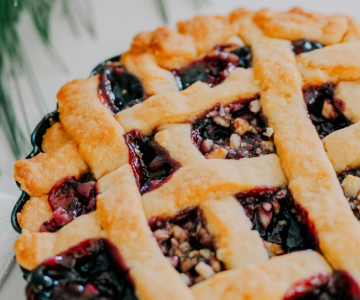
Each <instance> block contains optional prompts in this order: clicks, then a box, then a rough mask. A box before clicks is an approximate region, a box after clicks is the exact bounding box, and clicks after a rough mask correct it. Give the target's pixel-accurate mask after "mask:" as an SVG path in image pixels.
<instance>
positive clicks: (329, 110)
mask: <svg viewBox="0 0 360 300" xmlns="http://www.w3.org/2000/svg"><path fill="white" fill-rule="evenodd" d="M321 115H322V116H323V117H324V118H326V119H336V118H337V116H338V113H337V112H336V110H335V108H334V106H333V105H332V104H331V101H330V100H328V99H325V101H324V105H323V108H322V111H321Z"/></svg>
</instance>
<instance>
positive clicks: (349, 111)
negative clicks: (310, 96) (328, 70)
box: [334, 81, 360, 123]
mask: <svg viewBox="0 0 360 300" xmlns="http://www.w3.org/2000/svg"><path fill="white" fill-rule="evenodd" d="M334 98H335V99H336V100H340V101H342V107H343V111H342V113H343V114H344V116H345V117H346V118H347V119H348V120H350V121H351V122H352V123H357V122H359V121H360V81H341V82H339V83H338V84H337V86H336V89H335V95H334Z"/></svg>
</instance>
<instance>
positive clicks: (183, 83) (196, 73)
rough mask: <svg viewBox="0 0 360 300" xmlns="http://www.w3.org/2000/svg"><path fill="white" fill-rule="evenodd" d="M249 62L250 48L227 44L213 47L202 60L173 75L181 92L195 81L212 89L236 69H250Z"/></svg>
mask: <svg viewBox="0 0 360 300" xmlns="http://www.w3.org/2000/svg"><path fill="white" fill-rule="evenodd" d="M251 62H252V54H251V49H250V47H247V46H246V47H239V46H238V45H236V44H228V45H223V46H217V47H215V48H214V49H213V50H212V51H211V52H210V53H208V54H207V55H206V56H205V57H204V58H202V59H200V60H197V61H194V62H192V63H190V64H189V65H187V66H186V67H184V68H182V69H179V70H173V74H174V76H175V78H176V81H177V83H178V86H179V89H180V90H181V91H182V90H185V89H186V88H188V87H189V86H190V85H192V84H193V83H195V82H197V81H202V82H206V83H208V84H209V86H210V87H213V86H215V85H217V84H219V83H221V82H222V81H223V80H224V79H225V78H226V77H227V76H228V75H229V73H230V72H231V71H233V70H235V69H236V68H238V67H241V68H250V67H251Z"/></svg>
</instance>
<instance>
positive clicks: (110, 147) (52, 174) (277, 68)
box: [15, 8, 360, 300]
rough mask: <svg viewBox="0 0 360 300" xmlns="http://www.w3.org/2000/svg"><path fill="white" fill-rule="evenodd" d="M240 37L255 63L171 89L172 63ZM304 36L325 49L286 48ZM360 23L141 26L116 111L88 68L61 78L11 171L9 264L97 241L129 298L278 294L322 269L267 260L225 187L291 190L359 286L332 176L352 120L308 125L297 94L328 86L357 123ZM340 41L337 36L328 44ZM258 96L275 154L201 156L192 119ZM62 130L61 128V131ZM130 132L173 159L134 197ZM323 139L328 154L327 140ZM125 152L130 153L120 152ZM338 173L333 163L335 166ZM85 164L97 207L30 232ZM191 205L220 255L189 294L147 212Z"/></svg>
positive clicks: (271, 19) (347, 150) (212, 21)
mask: <svg viewBox="0 0 360 300" xmlns="http://www.w3.org/2000/svg"><path fill="white" fill-rule="evenodd" d="M236 35H238V36H239V37H240V38H241V39H242V40H243V41H244V42H245V44H246V45H248V46H250V47H251V50H252V55H253V68H250V69H243V68H236V69H235V70H233V71H232V72H231V73H230V74H229V75H228V76H227V77H226V79H225V80H224V81H223V82H222V83H221V84H219V85H217V86H215V87H212V88H210V87H209V86H208V85H207V84H205V83H200V82H197V83H195V84H193V85H191V86H190V87H188V88H187V89H185V90H183V91H182V92H179V88H178V86H177V83H176V80H175V77H174V75H173V74H172V72H171V71H172V70H173V69H178V68H181V67H183V66H186V65H187V64H188V63H190V62H192V61H194V60H196V59H199V58H202V57H203V56H204V55H205V54H206V53H207V52H209V51H210V50H211V49H213V47H215V46H216V45H219V44H225V43H227V41H228V40H229V38H231V37H233V36H236ZM298 39H309V40H314V41H315V42H321V43H323V44H324V45H325V46H326V47H324V48H322V49H318V50H314V51H312V52H309V53H303V54H300V55H297V56H295V55H294V53H293V52H292V51H291V42H292V41H296V40H298ZM359 40H360V25H359V23H358V22H357V21H355V20H353V19H351V18H348V17H344V16H325V15H322V14H310V13H305V12H303V11H302V10H301V9H299V8H295V9H293V10H291V11H290V12H288V13H277V12H273V11H270V10H262V11H259V12H257V13H254V12H251V11H247V10H245V9H239V10H237V11H235V12H233V13H231V14H230V15H229V16H226V17H219V16H213V17H197V18H195V19H193V20H191V21H188V22H181V23H179V24H178V31H174V30H172V29H170V28H168V27H162V28H159V29H157V30H156V31H154V32H149V33H142V34H139V35H138V36H137V37H136V38H135V39H134V42H133V44H132V46H131V49H130V50H129V51H128V52H127V53H125V54H124V55H123V56H122V60H121V62H122V64H123V65H124V66H125V67H126V69H127V71H129V72H130V73H132V74H134V75H135V76H137V77H138V79H139V80H140V81H141V83H142V85H143V87H144V89H145V92H146V96H147V97H150V98H148V99H146V100H145V101H144V102H142V103H140V104H136V105H134V106H132V107H130V108H127V109H125V110H122V111H120V112H119V113H117V114H116V115H115V117H114V115H113V114H112V113H111V111H110V110H108V109H107V108H106V107H105V106H104V105H103V104H102V103H101V101H100V100H99V97H98V84H99V78H98V76H94V77H91V78H90V79H87V80H76V81H73V82H71V83H68V84H66V85H65V86H64V87H63V88H62V89H61V91H60V92H59V94H58V100H59V112H60V122H61V125H60V124H59V123H56V124H54V125H53V126H52V127H51V128H50V129H49V130H48V131H47V133H46V135H45V137H44V142H43V145H42V148H43V150H44V153H42V154H39V155H38V156H36V157H34V158H31V159H29V160H21V161H19V162H18V163H17V164H16V166H15V178H16V179H17V180H18V181H19V182H20V183H21V187H22V189H23V190H25V191H26V192H28V193H29V194H30V195H31V196H33V197H32V198H31V199H30V200H29V201H28V202H27V203H26V205H25V206H24V208H23V210H22V212H21V213H20V214H19V215H18V220H19V223H20V225H21V227H22V228H24V229H23V233H22V235H21V236H20V238H19V240H18V241H17V242H16V245H15V250H16V253H17V259H18V261H19V263H20V264H21V265H22V266H23V267H24V268H26V269H29V270H32V269H34V268H35V267H36V266H38V265H39V264H41V263H42V262H43V261H44V260H45V259H46V258H49V257H51V256H54V255H56V254H57V253H59V252H61V251H64V250H67V249H69V248H70V247H72V246H74V245H76V244H79V242H81V241H84V240H86V239H90V238H106V239H108V240H109V241H110V242H111V243H112V244H113V245H115V247H116V248H117V250H118V251H119V254H120V255H121V258H122V259H123V260H124V262H125V265H126V267H127V268H129V271H130V275H131V277H132V279H133V282H134V285H135V292H136V295H137V297H138V298H139V299H149V300H152V299H193V298H194V297H195V299H199V300H200V299H234V298H236V299H247V300H254V299H259V300H260V299H265V298H266V299H274V300H275V299H282V298H283V297H284V294H285V292H286V291H287V290H288V288H289V287H290V286H291V285H292V284H294V283H295V282H297V281H299V280H301V279H304V278H307V277H310V276H312V275H314V274H315V273H318V272H331V267H330V266H329V265H328V264H327V263H326V261H325V260H324V258H322V256H321V255H320V254H318V253H315V252H299V253H296V254H288V255H285V256H282V257H279V258H272V259H270V260H267V253H266V250H265V247H264V245H263V242H262V240H261V238H260V236H259V234H258V233H257V232H255V231H252V230H251V227H252V226H251V223H250V221H249V219H248V218H247V217H246V215H245V213H244V209H243V208H242V207H241V205H240V204H239V202H238V200H236V199H235V198H233V196H234V195H236V194H238V193H240V192H245V191H252V190H256V191H257V190H261V189H262V188H265V189H276V188H285V187H288V188H289V190H290V192H291V195H292V197H293V198H294V200H295V202H296V203H297V204H298V205H299V207H300V209H302V210H303V212H304V214H303V216H304V217H305V219H306V220H305V221H306V222H307V225H308V226H309V227H310V229H311V230H312V232H311V233H312V234H313V235H314V237H315V238H317V239H318V246H319V248H320V251H321V253H322V254H323V255H324V257H325V259H326V260H327V261H328V262H329V264H330V265H331V266H332V267H333V268H334V269H335V270H340V271H346V272H348V273H349V274H350V275H351V276H352V277H353V278H354V279H355V280H356V282H357V283H358V285H359V282H360V258H359V257H358V255H357V254H358V250H359V249H360V224H359V223H358V221H357V220H356V218H355V217H354V215H353V212H352V211H351V209H350V206H349V203H348V201H347V199H346V198H345V196H344V194H343V191H342V189H341V187H340V184H339V181H338V179H337V177H336V173H341V172H343V171H346V170H349V169H353V168H358V167H359V166H360V156H359V154H358V152H359V151H358V150H360V142H359V141H360V136H359V132H360V128H358V127H359V126H360V125H359V124H360V123H357V124H354V125H352V126H350V127H347V128H344V129H341V130H338V131H336V132H333V133H331V134H330V135H328V136H327V137H326V138H324V139H323V141H321V140H320V138H319V135H318V133H317V132H316V130H315V128H314V126H313V124H312V122H311V120H310V118H309V117H308V112H307V111H306V108H305V107H306V106H305V105H304V96H303V91H302V89H303V88H304V89H306V88H308V87H310V86H316V85H322V84H324V83H331V84H333V86H334V91H335V95H334V102H335V103H340V104H341V107H340V108H338V110H339V113H341V114H343V115H344V116H345V117H346V118H347V119H348V120H350V121H351V122H352V123H356V122H358V121H359V120H360V119H359V118H360V117H359V116H360V109H359V108H358V106H359V105H358V98H359V97H360V92H359V82H360V75H359V74H360V59H359V53H360V51H359V50H360V42H359ZM338 43H341V44H338ZM258 98H260V102H261V109H262V113H263V114H264V117H265V118H266V119H267V122H268V124H266V126H269V127H271V129H273V131H274V133H273V136H272V137H271V139H272V138H273V139H274V143H275V146H276V153H277V155H276V154H269V155H265V156H260V157H257V158H251V159H248V158H243V159H240V160H237V161H236V160H223V159H206V158H205V157H204V156H203V155H202V154H201V152H200V151H199V150H198V149H197V147H196V146H195V145H194V143H193V141H192V135H191V130H192V126H191V123H193V122H195V121H196V120H198V119H199V118H200V117H202V116H204V115H205V114H206V113H208V112H209V111H210V110H211V109H213V108H214V106H215V105H217V104H222V105H223V106H227V105H229V104H231V103H234V102H236V101H239V100H241V101H242V102H243V103H245V102H247V101H252V100H254V99H258ZM62 128H63V129H62ZM133 129H138V130H140V131H141V132H142V133H143V134H144V135H148V136H149V135H154V141H155V142H156V143H158V144H159V145H160V146H162V147H163V148H165V149H166V150H167V151H168V153H169V154H170V155H171V157H172V158H173V159H174V160H176V161H177V162H179V163H180V164H181V167H180V169H178V170H177V171H176V172H174V173H172V174H171V176H170V177H168V178H167V179H166V180H165V181H163V182H162V185H160V186H159V187H157V188H156V189H153V190H150V191H149V192H147V193H145V194H143V196H142V197H141V196H140V194H139V192H138V189H137V186H136V184H135V180H134V174H133V173H132V170H131V167H130V165H128V163H129V149H128V146H127V145H126V143H125V139H124V136H123V135H124V134H125V133H129V132H130V131H132V130H133ZM324 148H325V149H324ZM130 158H131V157H130ZM334 169H335V171H334ZM89 171H90V172H91V173H93V174H94V175H95V178H96V179H97V180H98V182H97V192H98V195H97V202H96V203H97V204H96V206H97V210H96V211H95V212H91V213H88V214H85V215H81V216H79V217H77V218H76V219H74V220H73V221H72V222H70V223H68V224H67V225H65V226H64V227H62V228H61V229H60V230H59V231H57V232H56V233H39V232H36V231H38V230H39V227H40V225H41V224H43V222H44V221H47V220H49V219H50V218H51V216H52V211H51V209H50V205H49V203H48V201H47V197H48V196H47V195H46V194H48V193H49V191H50V189H51V188H52V187H53V186H54V184H55V183H56V182H57V181H58V180H59V179H62V178H64V177H66V176H68V175H70V176H75V177H80V175H83V174H85V173H88V172H89ZM193 208H198V209H200V210H201V211H202V214H203V218H204V221H205V223H206V227H207V230H208V231H209V233H210V234H211V236H212V238H213V241H214V244H215V248H216V249H215V250H216V256H217V259H219V260H220V261H221V262H222V263H223V265H224V266H225V268H226V269H235V270H230V271H224V272H221V274H217V275H214V276H213V277H212V278H210V279H207V280H205V281H204V282H203V283H199V284H196V285H195V286H194V287H193V288H192V289H191V291H192V293H193V295H194V296H193V295H192V293H191V292H190V290H189V289H187V287H186V285H185V284H184V283H183V281H182V279H181V277H180V275H179V274H178V273H177V271H176V270H175V269H174V268H173V267H172V266H171V265H170V263H169V261H168V260H167V259H166V258H165V257H164V256H163V254H162V252H161V250H160V248H159V246H158V244H157V242H156V240H155V238H154V237H153V236H152V232H151V230H150V228H149V226H148V225H147V220H148V221H149V222H150V224H151V222H154V220H163V219H172V218H174V217H176V216H179V214H181V213H182V212H184V211H187V210H189V209H193Z"/></svg>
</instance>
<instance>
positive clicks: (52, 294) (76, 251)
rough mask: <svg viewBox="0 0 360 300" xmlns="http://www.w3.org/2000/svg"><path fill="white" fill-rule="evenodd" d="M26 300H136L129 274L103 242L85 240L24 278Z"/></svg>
mask: <svg viewBox="0 0 360 300" xmlns="http://www.w3.org/2000/svg"><path fill="white" fill-rule="evenodd" d="M26 279H27V282H28V285H27V287H26V296H27V299H28V300H42V299H52V300H64V299H66V300H115V299H122V300H136V299H137V298H136V296H135V294H134V290H133V286H132V284H131V282H130V281H129V274H128V272H127V271H126V270H125V269H124V268H122V267H121V266H119V265H118V264H117V263H116V262H114V260H113V259H112V257H111V254H110V251H109V250H108V247H107V242H106V241H105V240H102V239H100V240H96V239H93V240H87V241H84V242H82V243H80V244H78V245H76V246H74V247H72V248H70V249H69V250H67V251H65V252H62V253H60V254H59V255H57V256H55V257H52V258H50V259H48V260H46V261H45V262H44V263H43V264H42V265H40V266H39V267H37V268H36V269H35V270H34V271H32V272H30V273H29V274H28V275H27V278H26Z"/></svg>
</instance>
